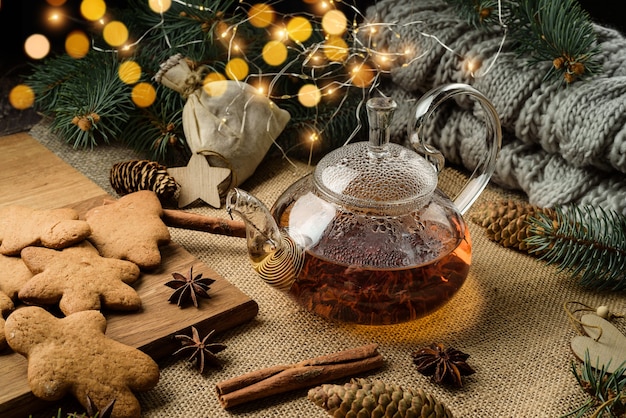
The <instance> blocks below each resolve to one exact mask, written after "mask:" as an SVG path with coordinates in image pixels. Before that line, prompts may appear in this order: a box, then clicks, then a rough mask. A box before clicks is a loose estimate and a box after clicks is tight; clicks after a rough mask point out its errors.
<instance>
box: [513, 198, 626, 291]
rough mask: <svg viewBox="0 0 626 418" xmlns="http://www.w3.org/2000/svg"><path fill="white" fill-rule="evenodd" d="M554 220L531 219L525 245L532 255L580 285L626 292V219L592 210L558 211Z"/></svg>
mask: <svg viewBox="0 0 626 418" xmlns="http://www.w3.org/2000/svg"><path fill="white" fill-rule="evenodd" d="M554 210H555V217H554V218H552V217H549V216H548V215H546V214H540V216H539V217H531V218H530V221H529V222H530V228H529V232H530V233H531V235H530V236H529V237H527V238H526V240H525V241H526V243H527V245H528V246H529V248H531V250H530V252H531V253H538V254H543V255H542V257H541V259H543V260H545V261H547V262H548V263H549V264H558V268H559V270H560V271H563V270H569V271H570V273H571V276H572V277H578V279H579V283H580V285H582V286H583V287H587V288H596V289H598V290H603V289H610V290H614V291H619V290H625V289H626V217H625V216H623V215H620V214H618V213H617V212H615V211H609V212H606V211H604V210H603V209H601V208H600V209H599V211H598V210H597V209H596V208H594V207H592V206H585V207H583V208H579V207H577V206H571V207H569V208H565V207H556V208H554Z"/></svg>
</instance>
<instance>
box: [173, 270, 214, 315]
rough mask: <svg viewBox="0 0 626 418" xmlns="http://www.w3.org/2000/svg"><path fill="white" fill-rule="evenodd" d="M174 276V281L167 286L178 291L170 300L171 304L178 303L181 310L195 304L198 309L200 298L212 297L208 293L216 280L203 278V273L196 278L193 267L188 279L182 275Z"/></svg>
mask: <svg viewBox="0 0 626 418" xmlns="http://www.w3.org/2000/svg"><path fill="white" fill-rule="evenodd" d="M172 276H173V277H174V280H170V281H169V282H167V283H165V286H168V287H171V288H172V289H176V290H175V291H174V293H172V296H170V298H169V299H168V300H169V302H170V303H176V304H177V305H178V306H179V307H181V308H184V307H185V306H186V305H189V304H190V303H193V304H194V306H195V307H196V308H197V307H198V296H200V297H203V298H207V299H208V298H210V297H211V296H209V294H208V291H209V287H210V286H211V285H212V284H213V283H214V282H215V280H213V279H210V278H208V277H202V273H200V274H197V275H195V276H194V275H193V267H190V268H189V275H188V276H187V277H185V276H183V275H182V274H180V273H172Z"/></svg>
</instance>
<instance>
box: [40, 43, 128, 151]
mask: <svg viewBox="0 0 626 418" xmlns="http://www.w3.org/2000/svg"><path fill="white" fill-rule="evenodd" d="M77 61H81V60H77ZM85 62H88V61H85ZM97 63H98V64H97V65H92V66H89V67H87V68H84V69H83V72H81V73H80V74H76V75H75V76H74V77H73V78H72V79H71V80H68V81H67V82H65V83H63V84H62V85H61V86H60V90H59V92H58V95H57V101H56V105H55V108H54V120H53V122H52V126H51V129H52V130H53V131H54V132H55V133H57V134H59V135H60V136H61V137H62V138H64V139H65V140H66V142H68V143H70V144H72V145H73V146H74V148H89V147H93V146H95V145H98V144H99V143H100V142H105V143H109V142H110V141H111V139H115V138H117V137H118V135H119V134H120V132H121V129H122V128H121V127H122V126H124V124H125V123H126V122H127V121H128V118H129V114H130V113H131V112H132V111H133V109H134V105H133V103H132V100H131V95H130V88H129V87H128V86H127V85H126V84H124V83H123V82H122V81H121V80H120V78H119V77H118V62H117V57H116V54H113V53H111V54H105V56H104V58H103V57H100V59H99V60H98V61H97ZM78 67H80V65H78ZM44 70H45V69H44ZM81 122H84V123H81Z"/></svg>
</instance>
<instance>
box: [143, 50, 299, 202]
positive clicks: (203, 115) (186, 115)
mask: <svg viewBox="0 0 626 418" xmlns="http://www.w3.org/2000/svg"><path fill="white" fill-rule="evenodd" d="M155 80H156V81H157V82H159V83H161V84H163V85H164V86H166V87H169V88H171V89H173V90H175V91H177V92H179V93H180V94H181V95H182V96H183V97H185V98H186V99H187V101H186V103H185V105H184V107H183V118H182V120H183V131H184V132H185V137H186V140H187V143H188V145H189V148H190V150H191V152H192V153H194V154H201V155H204V156H205V157H206V159H207V161H208V162H209V164H210V165H211V166H212V167H224V168H228V169H230V170H231V175H230V176H229V177H228V178H227V179H226V180H224V181H223V182H222V183H221V184H220V185H219V191H220V194H221V195H223V194H225V193H226V191H227V190H228V189H230V188H232V187H235V186H239V185H240V184H241V183H243V182H244V181H245V180H247V179H248V178H249V177H250V176H251V175H252V174H253V173H254V171H255V170H256V168H257V167H258V166H259V164H260V163H261V161H262V160H263V158H264V157H265V155H266V154H267V152H268V150H269V148H270V146H271V145H272V143H273V142H274V140H275V139H276V138H277V137H278V135H280V133H281V132H282V131H283V129H284V128H285V126H286V125H287V122H289V119H290V118H291V116H290V115H289V112H287V111H286V110H283V109H281V108H279V107H278V106H277V105H276V104H275V103H274V102H272V101H271V100H269V99H268V98H267V97H265V96H263V95H261V94H259V93H258V92H257V90H256V89H255V88H254V87H252V86H251V85H249V84H247V83H245V82H241V81H233V80H220V81H212V82H209V83H206V84H203V82H202V81H203V78H202V71H193V70H192V69H191V68H190V67H189V64H188V62H187V61H186V60H185V59H184V58H183V57H182V55H180V54H177V55H174V56H172V57H170V58H169V59H168V60H167V61H166V62H165V63H163V64H162V65H161V69H160V71H159V73H158V74H157V75H156V76H155Z"/></svg>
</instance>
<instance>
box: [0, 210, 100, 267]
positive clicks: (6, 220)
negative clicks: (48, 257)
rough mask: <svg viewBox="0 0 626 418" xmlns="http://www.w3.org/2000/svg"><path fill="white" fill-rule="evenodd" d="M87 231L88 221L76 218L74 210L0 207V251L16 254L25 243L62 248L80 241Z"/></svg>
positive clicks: (88, 229) (1, 252) (85, 236)
mask: <svg viewBox="0 0 626 418" xmlns="http://www.w3.org/2000/svg"><path fill="white" fill-rule="evenodd" d="M90 233H91V229H90V228H89V224H88V223H87V222H85V221H83V220H79V219H78V212H76V211H75V210H74V209H70V208H59V209H39V210H38V209H32V208H29V207H26V206H18V205H14V206H5V207H2V208H0V242H1V244H0V254H4V255H19V253H20V251H21V250H22V249H23V248H25V247H28V246H43V247H47V248H54V249H61V248H65V247H69V246H70V245H74V244H76V243H77V242H81V241H83V240H84V239H85V238H87V236H88V235H89V234H90Z"/></svg>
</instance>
